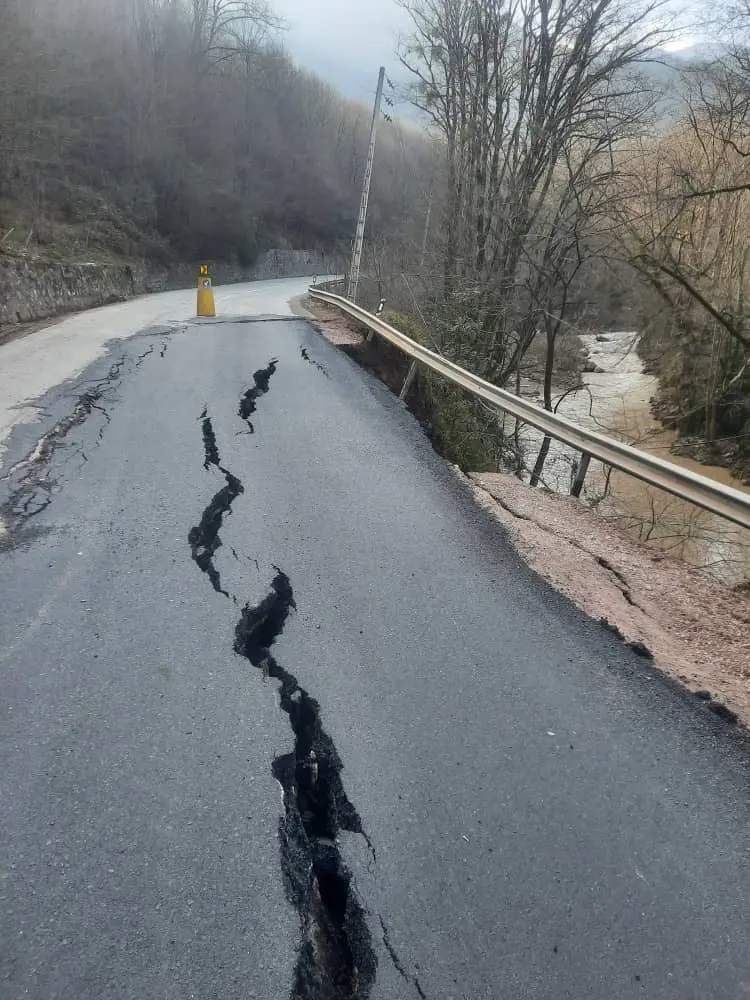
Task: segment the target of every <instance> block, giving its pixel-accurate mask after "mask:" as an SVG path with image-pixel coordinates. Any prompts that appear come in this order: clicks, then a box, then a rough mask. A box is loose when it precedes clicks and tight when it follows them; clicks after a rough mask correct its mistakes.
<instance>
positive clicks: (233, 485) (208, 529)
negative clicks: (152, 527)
mask: <svg viewBox="0 0 750 1000" xmlns="http://www.w3.org/2000/svg"><path fill="white" fill-rule="evenodd" d="M200 419H201V420H202V421H203V444H204V449H205V460H204V462H203V467H204V468H205V469H207V468H208V467H209V465H215V466H216V467H217V469H218V470H219V471H220V472H221V474H222V475H223V476H224V479H225V481H226V485H225V486H222V488H221V489H220V490H219V492H218V493H215V494H214V496H213V497H212V498H211V502H210V503H209V505H208V506H207V507H206V508H205V510H204V511H203V514H202V516H201V519H200V522H199V523H198V524H197V525H195V527H193V528H191V529H190V532H189V534H188V543H189V545H190V552H191V554H192V557H193V560H194V561H195V563H196V564H197V565H198V567H199V568H200V569H201V570H202V572H204V573H205V574H206V576H207V577H208V579H209V580H210V581H211V585H212V586H213V588H214V590H215V591H216V592H217V593H218V594H223V595H224V597H229V594H228V593H227V591H226V590H223V589H222V586H221V576H220V574H219V571H218V570H217V569H216V566H215V565H214V556H215V555H216V552H217V551H218V550H219V549H220V548H221V536H220V535H219V532H220V531H221V527H222V525H223V523H224V518H225V516H228V515H229V514H231V513H232V504H233V503H234V501H235V500H236V499H237V497H238V496H239V495H240V493H244V492H245V487H244V486H243V485H242V483H241V482H240V480H239V479H238V478H237V477H236V476H233V475H232V473H231V472H229V471H228V470H227V469H225V468H224V467H223V466H222V465H221V464H220V462H221V458H220V456H219V449H218V447H217V444H216V435H215V434H214V430H213V426H212V424H211V418H210V417H208V416H207V414H206V411H205V410H204V411H203V413H202V414H201V416H200Z"/></svg>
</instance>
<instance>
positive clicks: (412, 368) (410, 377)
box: [398, 361, 417, 399]
mask: <svg viewBox="0 0 750 1000" xmlns="http://www.w3.org/2000/svg"><path fill="white" fill-rule="evenodd" d="M416 375H417V362H416V361H412V363H411V364H410V365H409V371H408V372H407V374H406V378H405V379H404V384H403V385H402V386H401V392H400V393H399V394H398V398H399V399H406V396H407V393H408V392H409V389H411V384H412V382H413V381H414V379H415V378H416Z"/></svg>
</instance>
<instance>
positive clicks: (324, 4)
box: [274, 0, 408, 102]
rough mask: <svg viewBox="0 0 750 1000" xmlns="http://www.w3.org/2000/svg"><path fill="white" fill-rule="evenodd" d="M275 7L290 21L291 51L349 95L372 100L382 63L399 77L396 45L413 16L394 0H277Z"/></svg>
mask: <svg viewBox="0 0 750 1000" xmlns="http://www.w3.org/2000/svg"><path fill="white" fill-rule="evenodd" d="M274 7H275V9H276V10H277V11H278V12H279V13H280V14H281V15H282V16H283V17H284V18H285V19H286V22H287V24H288V27H289V30H288V31H287V32H285V44H286V47H287V48H288V49H289V51H290V53H291V54H292V55H293V56H294V57H295V58H296V59H297V61H298V62H300V63H301V64H302V65H304V66H307V67H309V68H310V69H312V70H315V72H316V73H318V74H319V75H320V76H322V77H323V78H324V79H326V80H328V81H329V82H330V83H333V84H335V85H336V86H338V87H340V88H341V90H343V91H344V92H345V93H346V95H347V96H348V97H354V98H357V99H359V100H364V101H367V102H369V101H371V100H372V98H373V97H374V95H375V87H376V85H377V82H378V67H379V66H385V67H386V70H387V72H388V74H389V76H390V77H391V79H394V78H396V77H398V76H399V73H398V59H397V57H396V55H395V51H396V44H397V41H398V35H399V32H402V31H404V30H405V29H406V28H407V27H408V18H407V17H406V15H405V14H404V12H403V11H402V10H401V9H400V7H398V5H397V4H396V3H395V2H394V0H274Z"/></svg>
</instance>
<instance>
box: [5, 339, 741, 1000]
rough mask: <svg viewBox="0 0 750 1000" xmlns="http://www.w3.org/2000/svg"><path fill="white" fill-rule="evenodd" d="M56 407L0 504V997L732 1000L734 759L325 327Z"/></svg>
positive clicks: (117, 369) (131, 375)
mask: <svg viewBox="0 0 750 1000" xmlns="http://www.w3.org/2000/svg"><path fill="white" fill-rule="evenodd" d="M165 345H166V346H165ZM151 348H153V350H152V349H151ZM311 362H312V363H311ZM271 367H273V370H272V371H271V370H270V369H271ZM256 375H257V376H259V378H256V377H255V376H256ZM87 393H88V394H89V395H86V394H87ZM82 399H83V400H84V402H85V401H86V400H88V401H91V402H92V405H91V406H90V407H87V406H86V405H84V406H83V411H81V410H80V409H77V407H81V405H82V403H81V401H82ZM40 406H41V408H42V411H43V412H44V414H45V417H44V422H43V428H44V429H46V430H47V431H49V432H51V436H50V437H48V438H47V439H46V444H44V443H43V444H42V445H41V446H38V447H35V446H37V439H38V438H39V434H40V431H39V427H38V426H35V427H19V428H17V429H16V431H15V432H14V434H13V436H12V437H11V439H10V442H9V448H8V455H7V456H6V462H5V466H4V471H3V475H5V476H6V477H7V474H8V470H9V469H11V468H12V467H13V466H15V465H17V463H19V462H22V461H23V459H24V458H25V457H27V456H29V455H31V456H32V460H31V461H29V462H27V463H26V464H21V465H20V466H18V467H17V468H16V470H15V472H13V474H12V475H11V476H10V477H9V478H5V479H4V480H3V482H2V484H0V485H1V487H2V490H3V491H4V492H0V505H2V511H3V513H2V517H3V520H4V522H5V525H6V533H5V535H4V536H3V537H2V538H1V539H0V547H1V551H0V587H1V588H2V589H1V591H0V593H2V605H1V607H2V614H1V616H0V617H1V621H0V640H1V643H2V645H1V646H0V685H2V689H1V690H2V697H1V698H0V759H1V760H2V768H0V803H1V808H0V997H1V998H2V1000H5V998H8V1000H11V998H21V997H30V998H32V1000H51V998H64V1000H94V998H97V1000H98V998H103V997H111V998H118V1000H119V998H126V997H127V998H129V997H138V998H142V997H164V998H171V997H174V998H180V1000H184V998H185V997H195V998H200V1000H203V998H217V1000H224V998H232V1000H233V998H235V997H236V998H247V997H257V998H263V1000H269V998H287V997H294V998H299V1000H323V998H331V1000H335V998H338V997H341V998H347V997H352V998H355V997H356V998H365V997H367V996H371V997H373V998H383V1000H385V998H399V1000H400V998H410V997H417V998H418V997H420V996H422V997H428V998H431V1000H432V998H435V1000H437V998H452V1000H485V998H500V997H502V998H524V1000H526V998H535V1000H536V998H540V1000H541V998H544V1000H560V998H570V1000H582V998H586V997H590V998H596V1000H621V998H622V1000H624V998H641V997H650V998H659V1000H707V998H709V997H710V998H712V1000H730V998H731V1000H741V998H747V997H750V938H749V931H748V928H749V927H750V852H749V849H750V839H749V837H748V830H749V829H750V825H749V823H748V820H750V809H749V807H748V794H749V793H748V777H749V776H750V768H749V767H748V760H749V758H748V742H747V739H746V737H745V736H744V735H743V734H742V733H741V732H739V731H736V730H733V729H732V728H730V727H728V726H727V725H725V724H724V723H722V722H721V720H719V719H715V718H713V717H707V715H706V714H705V712H703V711H702V710H701V707H700V706H699V705H697V704H694V703H693V702H692V701H691V700H690V697H689V696H687V695H686V694H684V693H683V692H681V691H679V690H678V689H677V688H676V687H674V686H673V685H671V684H670V683H669V682H668V681H666V680H665V679H664V678H663V677H662V676H661V675H660V674H659V673H658V672H657V671H655V670H653V669H652V668H651V667H650V666H649V665H648V664H647V663H646V662H645V661H643V660H642V659H639V658H638V657H637V656H635V654H633V653H632V652H631V651H630V650H628V649H627V648H625V647H624V646H623V645H622V644H621V643H619V642H618V641H617V640H616V639H615V637H613V636H612V635H611V634H609V633H608V632H607V631H606V630H604V629H603V628H602V627H601V626H600V625H598V624H597V623H595V622H592V621H590V620H588V619H586V618H585V617H584V616H583V615H582V614H580V613H579V612H578V611H577V610H576V609H575V608H573V607H572V605H571V604H570V603H568V602H567V601H566V600H564V599H563V598H561V597H560V596H559V595H557V594H556V593H555V592H554V591H552V590H551V589H550V588H549V587H548V586H546V585H545V584H544V583H543V582H542V581H541V580H539V578H537V577H536V576H535V575H534V574H533V573H531V572H530V571H529V570H528V569H527V568H526V567H525V565H523V564H522V563H521V562H520V561H519V559H518V557H517V556H516V554H515V553H514V551H513V549H512V547H511V546H510V545H508V544H506V542H505V540H504V537H503V535H502V532H501V531H500V529H499V528H498V527H497V526H496V525H495V524H494V523H493V522H492V521H491V520H490V519H489V517H488V516H487V515H486V514H485V513H483V512H482V511H481V510H479V509H478V508H477V506H476V505H475V504H474V502H473V501H472V499H471V496H470V494H469V491H468V490H467V488H466V487H465V486H464V485H463V484H462V483H461V482H460V481H459V480H458V479H457V477H455V475H454V474H453V473H452V471H451V470H450V469H449V468H448V467H447V466H446V465H445V464H444V463H443V462H442V461H441V460H440V459H439V458H438V457H437V456H436V455H435V454H434V453H433V452H432V450H431V449H430V447H429V444H428V442H427V441H426V440H425V438H424V437H423V435H422V434H421V432H420V430H419V428H418V427H417V425H416V423H415V422H414V420H413V418H412V417H411V416H410V415H409V414H408V413H406V412H405V411H404V409H403V408H402V407H401V405H400V404H399V403H398V401H397V400H396V399H395V398H393V397H392V396H390V395H389V394H388V392H387V391H386V390H385V388H384V387H383V386H381V385H380V384H379V383H377V382H375V381H374V380H372V379H371V378H370V377H369V376H367V375H366V374H365V373H363V372H362V371H361V370H360V369H358V368H357V367H356V366H355V365H354V364H353V362H351V361H350V360H349V359H348V358H347V357H346V356H345V355H342V354H340V353H337V351H336V350H335V349H334V348H332V347H330V345H328V344H327V343H325V342H324V341H323V340H322V339H321V338H320V337H319V335H318V334H317V333H316V332H315V331H314V329H313V328H312V327H311V326H309V325H308V324H307V323H305V322H304V321H301V320H285V321H264V322H255V323H243V324H217V325H203V326H199V325H189V326H187V328H185V329H182V330H181V331H180V332H170V331H169V330H167V329H160V330H152V331H150V332H146V333H144V334H143V335H139V336H138V337H135V338H132V339H130V340H128V341H126V342H122V343H118V344H115V345H114V346H113V347H112V350H111V353H110V354H109V355H108V356H107V357H105V358H103V359H101V360H100V361H98V362H96V363H95V364H94V365H92V366H91V367H90V368H89V369H87V370H86V371H85V372H83V373H82V374H81V375H79V376H77V377H76V379H75V380H74V382H71V383H65V384H63V385H62V386H59V387H58V388H56V389H55V390H52V391H51V392H50V393H48V394H47V396H46V397H44V398H43V400H41V401H40ZM71 416H73V417H75V418H76V419H72V420H71ZM78 417H80V419H78ZM206 421H209V427H208V428H207V427H206ZM209 431H210V433H209ZM239 487H241V489H240V488H239ZM224 491H226V492H224ZM196 531H197V534H195V533H194V532H196ZM212 569H213V570H214V571H215V573H216V574H217V576H216V578H215V579H216V581H217V582H216V583H214V578H212V576H211V572H210V571H211V570H212ZM217 584H218V585H217ZM292 594H293V597H292ZM280 698H281V701H280ZM295 789H297V794H296V795H295V791H294V790H295ZM313 874H315V876H316V878H315V880H314V879H313V877H312V875H313Z"/></svg>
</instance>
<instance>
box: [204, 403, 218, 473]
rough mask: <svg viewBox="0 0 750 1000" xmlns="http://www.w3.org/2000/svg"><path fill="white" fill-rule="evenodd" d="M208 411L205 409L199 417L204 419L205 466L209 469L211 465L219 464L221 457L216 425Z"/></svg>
mask: <svg viewBox="0 0 750 1000" xmlns="http://www.w3.org/2000/svg"><path fill="white" fill-rule="evenodd" d="M206 414H207V411H206V410H204V411H203V413H201V415H200V417H199V419H200V420H202V421H203V423H202V432H203V451H204V454H205V458H204V459H203V468H204V469H207V468H208V467H209V465H215V466H217V467H218V466H219V464H220V462H221V458H220V457H219V448H218V445H217V444H216V435H215V434H214V427H213V424H212V423H211V418H210V417H209V416H207V415H206Z"/></svg>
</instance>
